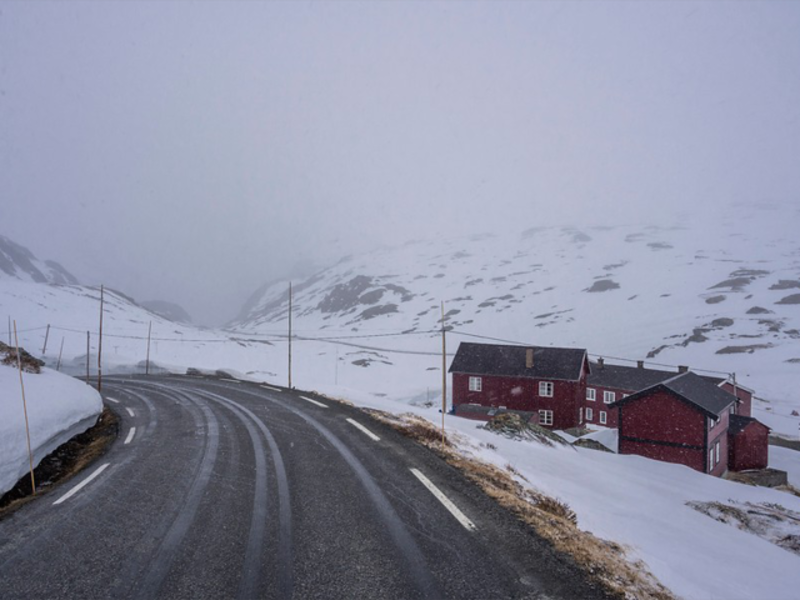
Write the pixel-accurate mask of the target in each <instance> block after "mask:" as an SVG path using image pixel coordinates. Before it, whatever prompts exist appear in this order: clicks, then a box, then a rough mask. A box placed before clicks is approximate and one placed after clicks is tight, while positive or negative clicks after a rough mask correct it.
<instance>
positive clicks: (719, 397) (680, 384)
mask: <svg viewBox="0 0 800 600" xmlns="http://www.w3.org/2000/svg"><path fill="white" fill-rule="evenodd" d="M659 389H662V390H667V391H670V392H672V393H673V394H675V395H676V396H678V397H679V398H681V399H683V400H685V401H686V402H688V403H689V404H691V405H693V406H695V407H697V408H698V409H700V410H701V411H702V412H704V413H705V414H706V415H707V416H709V417H714V418H716V417H717V416H718V415H719V414H720V413H721V412H722V411H723V410H725V409H726V408H728V407H729V406H730V405H731V404H733V403H734V402H736V396H734V395H733V394H730V393H728V392H726V391H725V390H723V389H722V388H720V387H718V386H717V385H715V384H714V383H712V382H711V381H709V380H708V379H706V378H704V377H701V376H700V375H697V374H696V373H692V372H691V371H688V372H686V373H681V374H679V375H675V376H674V377H672V378H671V379H667V380H666V381H662V382H661V383H657V384H655V385H652V386H650V387H649V388H646V389H644V390H642V391H640V392H636V393H635V394H631V395H630V396H628V397H627V398H623V399H622V400H617V401H616V402H614V403H613V404H611V405H610V406H611V407H617V406H623V405H625V404H628V403H629V402H633V401H635V400H638V399H639V398H642V397H643V396H646V395H649V394H650V393H651V392H654V391H658V390H659Z"/></svg>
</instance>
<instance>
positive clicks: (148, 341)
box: [144, 321, 153, 375]
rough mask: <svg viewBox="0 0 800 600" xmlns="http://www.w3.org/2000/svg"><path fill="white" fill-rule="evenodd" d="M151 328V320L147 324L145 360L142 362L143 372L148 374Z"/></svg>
mask: <svg viewBox="0 0 800 600" xmlns="http://www.w3.org/2000/svg"><path fill="white" fill-rule="evenodd" d="M152 329H153V322H152V321H150V324H149V325H148V326H147V360H146V361H145V363H144V374H145V375H150V331H151V330H152Z"/></svg>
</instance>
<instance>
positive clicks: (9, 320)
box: [8, 315, 11, 346]
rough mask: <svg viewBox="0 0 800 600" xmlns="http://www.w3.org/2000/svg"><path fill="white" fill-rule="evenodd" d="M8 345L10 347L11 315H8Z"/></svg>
mask: <svg viewBox="0 0 800 600" xmlns="http://www.w3.org/2000/svg"><path fill="white" fill-rule="evenodd" d="M8 345H9V346H11V315H8Z"/></svg>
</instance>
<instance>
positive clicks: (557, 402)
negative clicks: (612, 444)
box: [450, 342, 589, 429]
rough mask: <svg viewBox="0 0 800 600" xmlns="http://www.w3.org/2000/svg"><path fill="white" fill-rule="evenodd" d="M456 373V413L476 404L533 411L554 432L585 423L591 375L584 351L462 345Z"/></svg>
mask: <svg viewBox="0 0 800 600" xmlns="http://www.w3.org/2000/svg"><path fill="white" fill-rule="evenodd" d="M450 372H451V373H452V374H453V410H454V411H455V413H456V414H459V408H460V407H464V408H466V407H467V405H472V406H473V407H474V406H483V407H489V408H495V409H507V410H516V411H523V412H529V413H531V414H533V415H535V416H536V417H537V419H538V422H539V423H540V424H541V425H543V426H545V427H552V428H554V429H569V428H570V427H575V426H577V425H578V424H579V423H580V416H581V407H582V403H583V398H584V395H585V393H586V392H585V389H586V376H587V375H588V373H589V359H588V357H587V354H586V350H584V349H579V348H547V347H540V346H529V347H525V346H505V345H498V344H474V343H469V342H462V343H461V344H460V345H459V347H458V352H457V353H456V356H455V358H454V359H453V363H452V364H451V366H450ZM462 412H470V414H471V415H474V414H476V413H475V411H474V410H473V411H466V410H462ZM487 418H488V416H487Z"/></svg>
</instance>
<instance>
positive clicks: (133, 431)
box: [125, 427, 136, 444]
mask: <svg viewBox="0 0 800 600" xmlns="http://www.w3.org/2000/svg"><path fill="white" fill-rule="evenodd" d="M135 435H136V427H131V430H130V431H129V432H128V437H126V438H125V444H130V443H131V442H132V441H133V436H135Z"/></svg>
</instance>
